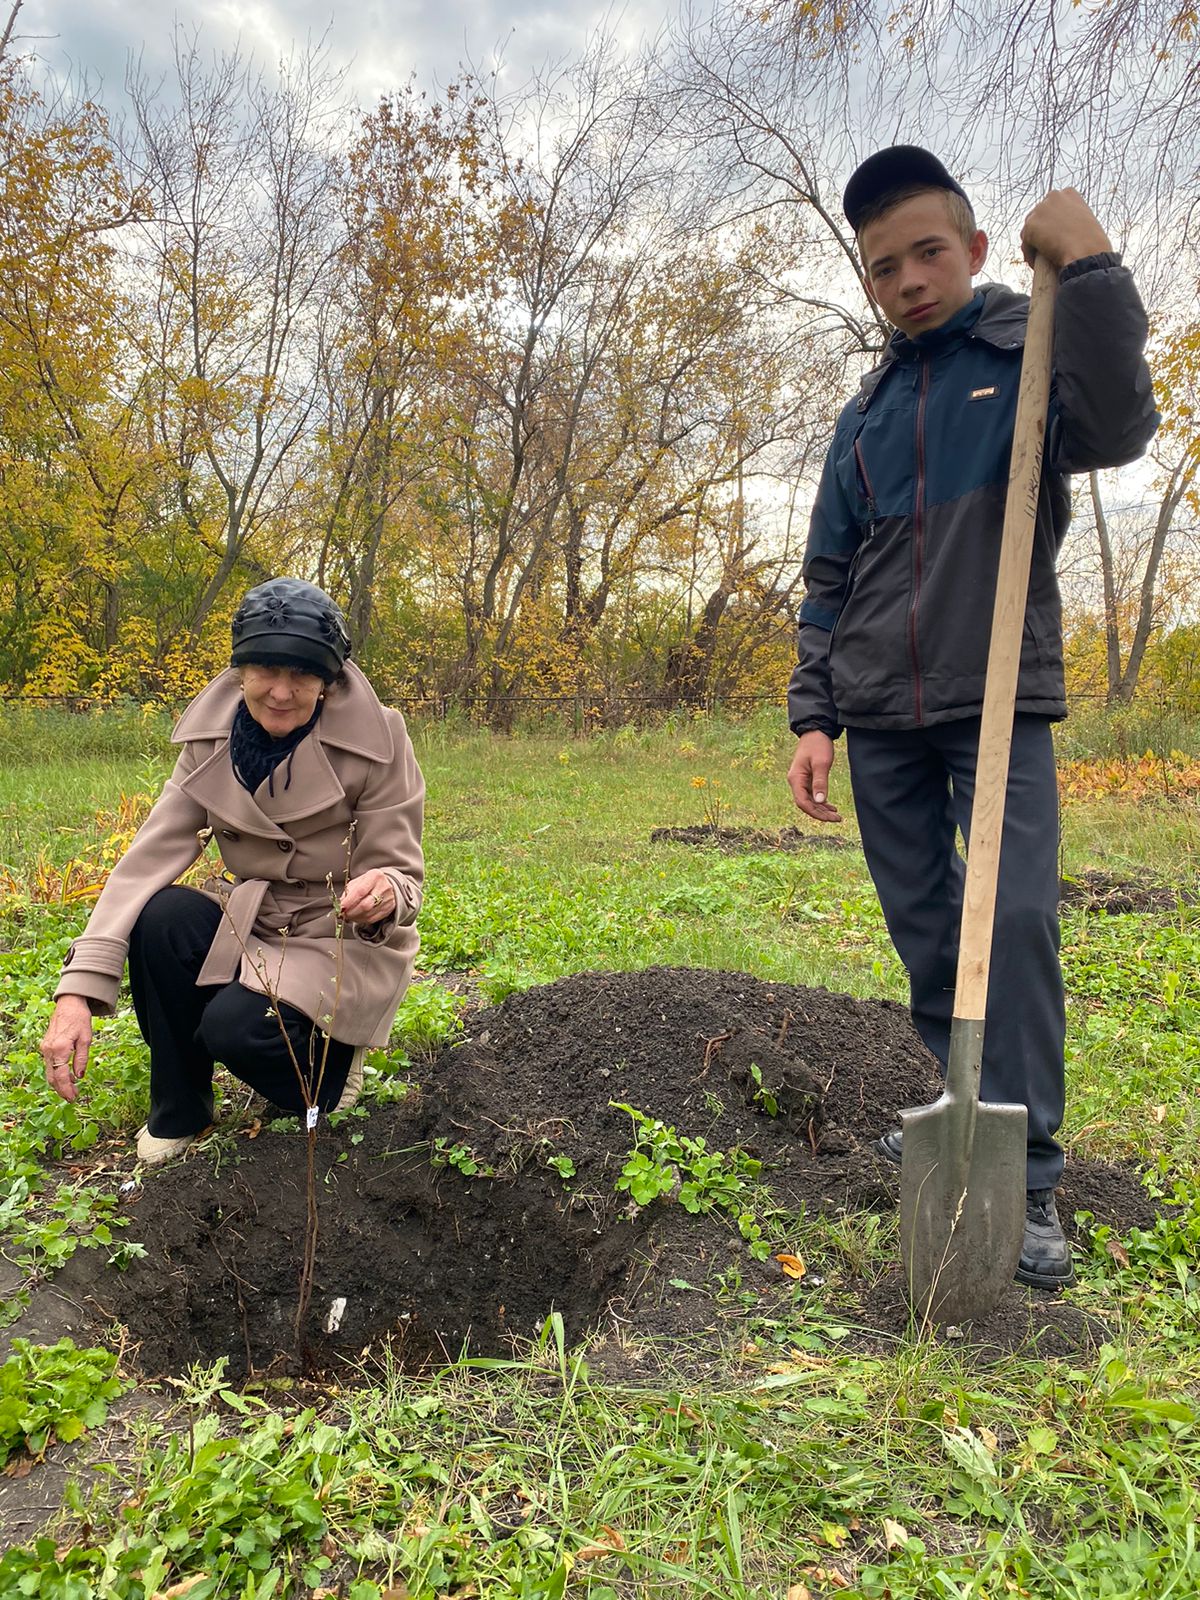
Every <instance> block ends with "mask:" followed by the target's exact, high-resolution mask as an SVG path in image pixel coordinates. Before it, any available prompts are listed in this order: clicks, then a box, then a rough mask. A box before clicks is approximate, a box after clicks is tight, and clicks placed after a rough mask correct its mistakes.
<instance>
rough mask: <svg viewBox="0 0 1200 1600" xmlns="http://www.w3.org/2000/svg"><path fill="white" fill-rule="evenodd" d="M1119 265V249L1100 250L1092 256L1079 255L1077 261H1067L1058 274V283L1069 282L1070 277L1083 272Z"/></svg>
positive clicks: (1079, 275) (1081, 274)
mask: <svg viewBox="0 0 1200 1600" xmlns="http://www.w3.org/2000/svg"><path fill="white" fill-rule="evenodd" d="M1120 265H1121V252H1120V251H1119V250H1100V251H1098V252H1097V253H1096V254H1095V255H1094V256H1080V257H1079V259H1078V260H1077V261H1068V262H1067V264H1066V266H1065V267H1064V268H1063V269H1062V271H1061V272H1060V273H1059V275H1058V281H1059V283H1070V281H1071V279H1072V278H1080V277H1082V276H1083V274H1084V273H1085V272H1099V271H1102V270H1103V269H1104V268H1106V267H1119V266H1120Z"/></svg>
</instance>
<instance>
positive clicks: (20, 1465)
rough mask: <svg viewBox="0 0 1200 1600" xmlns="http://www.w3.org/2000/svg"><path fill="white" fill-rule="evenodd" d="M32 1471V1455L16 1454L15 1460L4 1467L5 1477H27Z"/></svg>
mask: <svg viewBox="0 0 1200 1600" xmlns="http://www.w3.org/2000/svg"><path fill="white" fill-rule="evenodd" d="M32 1471H33V1457H32V1456H18V1457H17V1459H16V1460H15V1461H10V1462H9V1463H8V1465H7V1466H6V1467H5V1469H4V1476H5V1477H6V1478H27V1477H28V1476H29V1474H30V1473H31V1472H32Z"/></svg>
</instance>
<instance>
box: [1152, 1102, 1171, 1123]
mask: <svg viewBox="0 0 1200 1600" xmlns="http://www.w3.org/2000/svg"><path fill="white" fill-rule="evenodd" d="M1150 1115H1151V1116H1152V1117H1153V1118H1154V1120H1155V1122H1163V1121H1165V1119H1166V1115H1167V1108H1166V1106H1152V1107H1151V1108H1150Z"/></svg>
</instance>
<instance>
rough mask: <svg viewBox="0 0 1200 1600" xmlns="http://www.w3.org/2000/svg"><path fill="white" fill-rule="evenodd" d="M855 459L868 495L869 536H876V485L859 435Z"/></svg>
mask: <svg viewBox="0 0 1200 1600" xmlns="http://www.w3.org/2000/svg"><path fill="white" fill-rule="evenodd" d="M854 459H855V461H856V462H857V463H858V475H859V477H860V478H861V479H862V486H863V492H864V493H865V495H866V497H867V538H868V539H873V538H874V537H875V521H876V516H877V513H876V510H875V486H874V485H873V484H872V482H871V474H870V473H869V472H868V471H867V463H866V459H865V457H864V456H863V452H862V439H861V438H860V437H858V436H856V437H855V440H854Z"/></svg>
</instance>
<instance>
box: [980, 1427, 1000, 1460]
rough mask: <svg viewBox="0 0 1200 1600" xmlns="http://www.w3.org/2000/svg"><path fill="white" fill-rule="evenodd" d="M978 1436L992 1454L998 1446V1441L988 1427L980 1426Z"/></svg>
mask: <svg viewBox="0 0 1200 1600" xmlns="http://www.w3.org/2000/svg"><path fill="white" fill-rule="evenodd" d="M979 1437H980V1438H981V1439H982V1440H983V1442H984V1444H985V1445H986V1446H987V1448H988V1450H989V1451H990V1452H991V1454H992V1455H995V1453H996V1451H997V1450H998V1449H999V1448H1000V1441H999V1439H997V1437H996V1435H995V1434H994V1433H993V1432H992V1430H991V1429H990V1428H982V1427H981V1428H980V1429H979Z"/></svg>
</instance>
